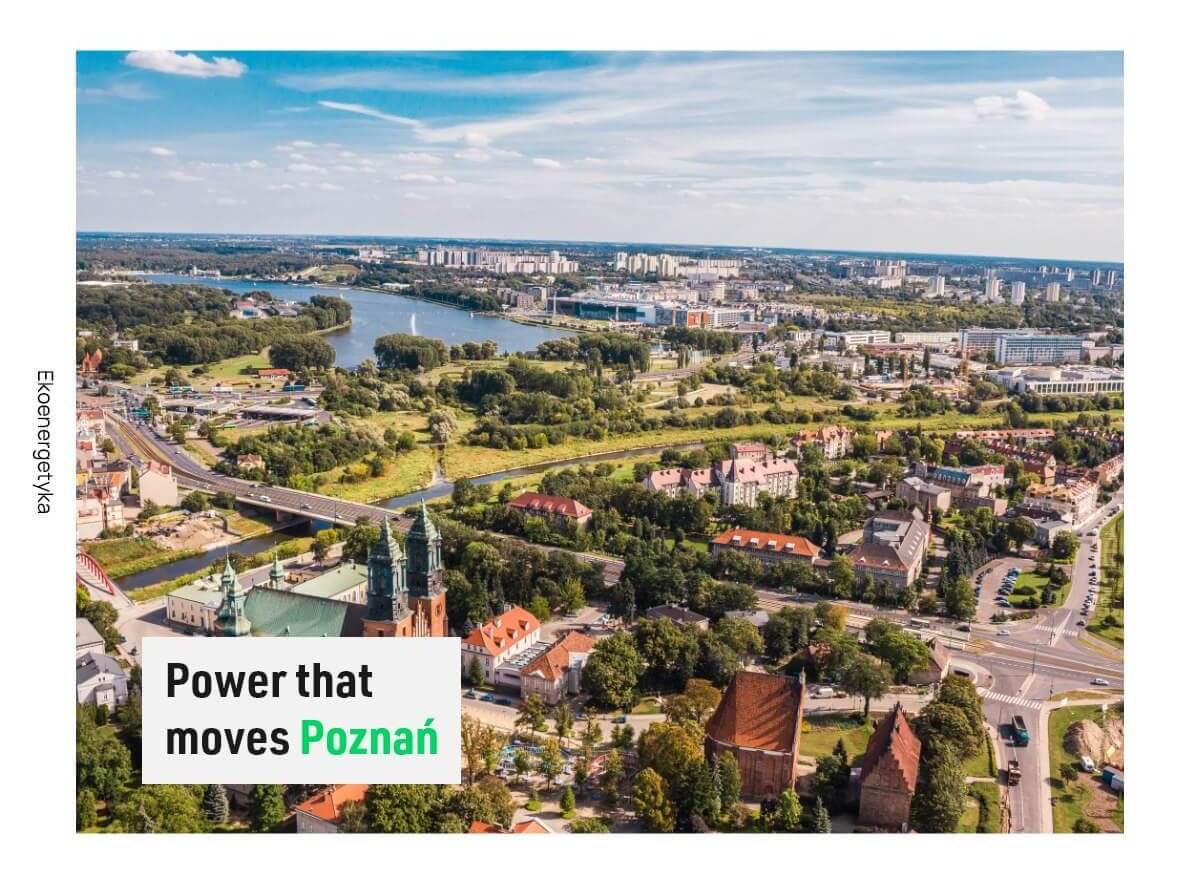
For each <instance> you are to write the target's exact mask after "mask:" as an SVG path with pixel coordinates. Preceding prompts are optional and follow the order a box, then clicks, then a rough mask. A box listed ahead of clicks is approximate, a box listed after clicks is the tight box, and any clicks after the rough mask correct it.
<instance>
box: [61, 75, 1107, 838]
mask: <svg viewBox="0 0 1190 891" xmlns="http://www.w3.org/2000/svg"><path fill="white" fill-rule="evenodd" d="M877 56H879V57H877ZM943 57H944V59H945V61H946V70H947V71H948V74H947V76H946V77H945V78H941V79H939V78H937V76H936V74H927V69H929V66H926V65H924V64H922V60H921V59H919V58H918V57H917V55H916V54H912V53H905V54H898V53H892V54H846V53H843V54H797V53H790V54H759V53H757V54H747V53H745V54H735V53H733V54H716V53H709V54H675V55H673V56H668V55H661V56H658V55H656V54H636V53H614V54H550V53H521V54H484V53H462V54H451V55H450V56H449V57H446V56H443V57H442V58H439V57H438V56H436V55H435V54H422V55H418V56H416V57H415V56H413V55H412V54H410V55H405V54H380V55H379V57H377V56H376V55H375V54H368V55H367V57H364V56H362V55H357V54H352V53H334V54H320V53H293V54H256V53H202V54H181V53H174V52H151V53H150V52H131V53H80V54H79V56H78V81H79V93H78V97H79V98H78V102H79V110H80V118H79V120H80V128H79V134H80V135H79V169H78V192H79V231H78V232H77V237H76V267H75V278H76V282H75V288H76V295H75V299H76V308H75V361H76V393H75V401H76V407H75V431H74V436H75V443H74V452H75V470H76V478H75V501H74V509H75V527H76V548H75V555H76V694H77V696H76V707H77V746H76V753H77V777H78V780H77V786H78V791H77V801H76V804H77V808H76V817H77V819H76V829H77V830H78V831H79V832H122V833H141V832H144V833H147V832H167V833H180V832H186V833H189V832H213V831H220V832H245V833H247V832H295V833H406V832H416V833H464V834H467V833H474V834H522V833H533V834H536V833H541V834H575V833H718V834H731V833H756V832H760V833H774V834H776V833H782V834H796V833H835V834H841V833H851V834H872V833H879V834H889V833H1121V832H1123V831H1124V792H1123V786H1124V757H1123V751H1124V717H1123V714H1124V709H1123V700H1124V666H1123V644H1124V550H1123V537H1124V515H1123V506H1124V410H1123V409H1124V292H1125V288H1126V276H1125V268H1124V264H1123V263H1122V262H1120V261H1119V258H1120V256H1122V240H1123V231H1122V217H1121V207H1122V186H1121V183H1122V130H1121V128H1120V118H1121V116H1122V108H1123V100H1122V77H1121V69H1122V56H1121V55H1119V54H1090V53H1088V54H1079V53H1072V54H1013V53H1004V54H963V53H954V54H943ZM929 70H932V71H934V72H936V71H937V67H936V66H935V67H934V68H932V69H929ZM794 71H796V72H799V76H800V77H802V78H803V80H802V81H800V83H801V84H802V85H801V87H800V90H799V91H793V90H791V89H790V88H789V87H788V85H787V83H786V82H785V81H783V80H782V78H785V77H792V76H793V72H794ZM992 71H996V72H999V73H998V74H996V75H995V76H996V78H998V80H996V81H994V82H991V78H992V77H993V75H992V73H991V72H992ZM661 75H664V76H661ZM706 84H713V85H714V89H713V91H712V92H713V95H714V97H715V98H716V100H717V101H720V102H721V103H723V107H724V108H725V109H726V110H725V111H724V112H722V113H714V114H711V113H708V114H707V116H706V120H705V121H702V114H703V109H702V107H701V105H700V106H699V108H698V109H697V110H696V109H694V108H692V103H693V99H692V97H693V96H695V95H697V91H698V89H699V86H700V85H704V89H710V88H709V87H705V85H706ZM762 84H763V85H764V86H765V88H767V87H768V86H770V85H771V95H769V96H767V97H762V96H761V94H763V92H764V89H762V88H761V87H760V86H759V85H762ZM117 85H119V88H118V89H117ZM989 90H992V91H993V92H989ZM121 93H122V95H121ZM787 93H789V94H790V96H791V98H790V100H789V103H788V104H787V105H781V97H783V96H785V95H786V94H787ZM472 94H474V95H482V96H485V97H487V98H489V99H490V100H491V101H490V103H489V104H488V106H486V107H485V110H483V111H482V112H481V111H477V110H475V108H474V107H473V103H469V102H467V101H464V100H465V98H466V96H468V95H472ZM794 94H796V95H794ZM844 94H847V95H848V96H850V97H852V101H851V102H845V101H844V98H843V96H844ZM131 96H136V97H140V98H128V97H131ZM246 96H251V97H253V98H254V100H255V101H257V102H258V105H259V107H260V108H272V107H273V106H276V107H277V109H278V111H277V113H276V114H275V115H274V114H273V113H272V112H268V113H263V112H262V117H261V121H260V125H259V126H256V125H255V124H253V123H252V122H251V121H247V120H245V119H244V117H243V111H242V109H241V108H240V107H239V103H241V101H242V100H244V98H245V97H246ZM148 97H154V98H148ZM162 97H164V98H165V99H166V100H169V99H173V100H175V101H176V103H177V105H176V107H174V108H173V110H171V111H168V112H167V111H162V112H161V114H160V116H157V117H154V116H148V117H144V116H136V115H131V116H130V115H128V114H126V109H125V108H124V106H127V105H130V104H131V105H137V104H140V103H153V102H157V101H158V100H159V99H161V98H162ZM613 99H614V100H616V101H615V102H612V100H613ZM815 101H817V102H819V103H821V104H820V106H815ZM609 102H611V103H612V104H610V105H609ZM779 105H780V106H781V108H782V109H783V110H782V111H781V112H780V114H786V113H788V114H789V115H791V118H790V120H789V121H787V122H786V123H788V124H789V125H791V126H793V125H800V124H799V122H800V121H801V118H800V117H799V116H800V115H802V114H803V113H805V112H806V108H808V107H812V106H813V107H820V108H821V109H822V111H821V115H822V117H823V118H825V119H828V120H829V121H830V122H831V123H832V124H833V127H832V128H831V132H830V134H824V133H823V132H821V131H820V130H819V129H818V128H817V125H816V126H815V127H810V128H808V129H807V130H806V133H807V134H808V135H807V136H806V138H807V139H808V140H809V141H810V142H809V145H807V146H803V147H802V148H800V149H795V147H794V146H793V145H792V144H786V143H784V142H782V141H781V139H782V138H783V137H782V135H781V134H782V133H783V131H781V130H780V129H779V128H777V127H776V126H775V124H772V123H769V122H766V123H764V124H763V125H762V124H761V123H760V121H761V120H762V119H763V118H764V116H765V113H766V112H767V110H768V109H776V108H777V107H778V106H779ZM836 106H838V107H836ZM298 108H300V109H301V110H300V111H291V110H288V109H298ZM786 108H787V109H788V111H786V110H784V109H786ZM774 114H777V112H774ZM886 115H892V116H893V118H894V119H895V121H897V122H903V123H900V124H899V125H900V126H903V128H904V129H903V132H901V131H898V132H896V133H893V134H890V139H889V145H888V148H887V151H886V152H885V153H883V154H882V155H881V156H880V157H871V156H870V154H869V152H868V151H857V150H856V148H855V145H854V143H853V142H852V141H851V139H850V135H851V134H853V133H857V132H870V128H871V127H874V126H882V124H881V123H880V122H881V121H884V122H885V123H887V121H885V116H886ZM778 117H779V115H778ZM692 119H693V120H698V121H702V123H700V124H699V125H698V126H695V125H694V124H693V123H691V121H692ZM199 120H201V121H202V123H201V125H199V124H198V123H197V122H198V121H199ZM780 120H784V119H779V121H778V123H779V122H780ZM938 120H942V121H945V122H946V127H947V128H949V129H946V130H945V135H937V134H940V133H942V131H939V130H935V129H934V128H935V127H936V126H937V123H936V122H937V121H938ZM1051 125H1052V126H1051ZM239 127H242V128H243V129H244V132H243V133H242V134H237V135H235V136H233V135H230V134H231V132H232V130H233V129H235V128H239ZM968 131H969V132H968ZM960 133H961V134H962V139H961V140H960V138H959V134H960ZM925 134H936V135H937V138H936V139H935V140H934V141H933V142H929V143H926V142H923V141H921V139H920V137H922V136H923V135H925ZM762 135H763V136H764V137H766V139H767V142H766V143H765V144H766V145H767V146H768V147H767V148H765V149H756V148H752V147H748V146H754V145H757V144H760V143H757V142H753V141H750V137H759V136H762ZM619 138H623V139H624V143H623V145H624V147H623V149H622V150H617V149H616V147H615V146H616V143H617V139H619ZM815 140H820V141H819V142H815ZM975 140H979V142H978V143H977V142H975ZM580 144H585V145H586V148H585V149H580V148H579V145H580ZM976 144H978V146H979V148H978V150H975V149H974V146H975V145H976ZM811 146H812V147H811ZM1076 149H1079V150H1076ZM580 150H581V151H585V152H590V153H591V154H582V155H580V154H578V152H579V151H580ZM1080 150H1083V151H1080ZM266 151H267V152H269V154H267V155H266V154H265V152H266ZM617 151H619V152H620V153H619V154H617ZM1063 152H1065V153H1067V155H1068V157H1069V158H1070V160H1069V161H1068V162H1063V163H1060V164H1055V162H1054V159H1055V158H1056V157H1057V156H1058V155H1060V154H1062V153H1063ZM121 153H123V156H122V157H120V155H121ZM861 166H862V171H861V169H860V168H861ZM1084 168H1085V169H1084ZM989 184H999V186H1000V188H996V189H985V188H983V187H984V186H988V185H989ZM681 193H685V194H681ZM410 196H414V197H410ZM856 196H862V200H860V199H859V198H857V197H856ZM378 199H379V202H380V204H382V205H383V208H382V207H379V206H378V204H377V200H378ZM902 199H904V200H902ZM778 200H779V201H781V202H783V204H782V205H781V206H780V207H779V208H776V207H774V206H773V202H774V201H778ZM806 202H811V204H807V203H806ZM730 205H735V206H730ZM812 207H817V208H819V209H820V219H821V223H822V224H821V227H820V228H819V229H818V230H815V228H814V227H813V225H812V224H811V223H812V220H813V218H814V217H815V214H816V213H819V211H814V210H812V209H811V208H812ZM498 208H503V210H502V211H501V210H498ZM1022 215H1023V216H1022ZM1025 217H1027V219H1025ZM786 218H788V222H787V223H786V222H785V220H786ZM848 220H853V221H854V225H853V226H851V227H850V228H849V226H850V224H849V223H848V222H847V221H848ZM286 221H289V222H288V224H287V222H286ZM807 225H808V226H809V227H808V228H804V227H806V226H807ZM476 227H479V228H478V229H477V228H476ZM290 230H294V231H290ZM287 231H290V234H278V233H285V232H287ZM815 231H818V233H819V234H818V236H817V237H815V235H814V232H815ZM418 232H422V233H425V234H420V235H419V234H417V233H418ZM475 232H480V233H487V234H486V237H485V236H483V235H482V234H470V233H475ZM385 233H388V234H385ZM543 233H546V234H549V233H552V237H543ZM708 239H714V241H711V240H708ZM824 239H825V240H824ZM835 239H839V241H838V242H836V241H835ZM745 242H747V243H745ZM832 243H835V244H843V245H847V244H850V245H851V247H846V246H844V247H824V246H822V245H828V244H832ZM897 244H900V245H903V246H904V249H901V250H897V249H893V248H894V246H895V245H897ZM781 245H786V246H781ZM803 245H804V246H803ZM931 251H937V253H931ZM1014 254H1019V256H1014ZM1096 256H1098V257H1102V259H1094V257H1096ZM1066 257H1069V258H1068V259H1067V258H1066ZM179 636H219V637H258V638H259V637H273V638H275V637H294V636H296V637H357V638H363V637H393V638H398V637H405V638H409V637H457V638H459V639H460V646H461V659H460V664H459V666H458V674H459V680H460V691H459V694H460V701H461V708H462V714H463V727H462V763H463V776H462V778H461V782H460V783H459V784H458V785H456V786H437V785H433V786H431V785H425V786H407V785H378V784H373V785H368V784H347V785H333V784H324V785H254V786H253V785H235V784H211V785H205V786H203V785H199V786H186V785H155V784H147V783H146V784H142V782H141V777H140V733H141V725H140V721H141V712H140V709H141V705H140V694H141V691H140V662H141V658H142V655H143V654H142V649H143V642H144V640H145V639H147V638H152V637H179Z"/></svg>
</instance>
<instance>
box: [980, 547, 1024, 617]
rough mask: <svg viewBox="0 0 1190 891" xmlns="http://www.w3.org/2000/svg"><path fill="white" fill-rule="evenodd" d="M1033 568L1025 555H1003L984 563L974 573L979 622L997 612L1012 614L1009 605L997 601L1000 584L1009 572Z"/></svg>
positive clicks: (1019, 571) (1002, 583)
mask: <svg viewBox="0 0 1190 891" xmlns="http://www.w3.org/2000/svg"><path fill="white" fill-rule="evenodd" d="M1032 568H1033V561H1032V560H1029V559H1028V558H1025V557H1004V558H1002V559H999V560H993V561H991V562H990V563H987V564H985V565H984V566H983V567H982V568H981V569H980V570H979V572H977V573H976V575H975V583H974V587H975V593H976V596H977V598H978V603H977V605H976V609H975V617H976V619H977V620H978V621H980V622H987V621H989V620H990V619H991V618H992V616H993V615H995V614H996V613H999V612H1003V613H1007V614H1009V615H1011V614H1012V612H1013V610H1012V608H1011V607H1008V606H1004V605H1003V604H1002V603H997V602H996V601H997V598H998V597H999V596H1000V595H999V592H1000V590H1001V586H1002V585H1004V583H1005V580H1007V579H1009V578H1010V573H1012V572H1013V571H1015V572H1016V573H1023V572H1026V571H1028V570H1030V569H1032Z"/></svg>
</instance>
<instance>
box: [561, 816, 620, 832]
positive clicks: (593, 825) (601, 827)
mask: <svg viewBox="0 0 1190 891" xmlns="http://www.w3.org/2000/svg"><path fill="white" fill-rule="evenodd" d="M567 828H569V829H570V831H571V832H573V833H575V834H579V833H583V834H588V833H603V832H611V830H610V829H608V828H607V823H605V822H603V820H600V819H599V818H598V817H583V818H582V819H580V820H573V821H571V823H570V826H569V827H567Z"/></svg>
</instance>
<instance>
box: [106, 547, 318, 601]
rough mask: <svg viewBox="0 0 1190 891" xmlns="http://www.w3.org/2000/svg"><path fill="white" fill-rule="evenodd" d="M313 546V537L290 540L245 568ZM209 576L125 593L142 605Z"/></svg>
mask: <svg viewBox="0 0 1190 891" xmlns="http://www.w3.org/2000/svg"><path fill="white" fill-rule="evenodd" d="M313 546H314V538H313V536H303V537H301V538H291V539H290V540H289V541H286V542H283V543H282V544H279V545H277V546H276V547H275V548H270V549H269V550H267V551H261V552H260V553H259V554H253V555H252V556H251V557H250V558H248V562H247V564H246V566H245V568H246V569H250V568H253V567H257V566H264V565H265V564H266V563H271V562H273V556H274V555H276V556H278V557H280V558H281V559H282V560H288V559H289V558H290V557H297V556H298V555H300V554H305V553H307V552H308V551H309V550H310V548H312V547H313ZM218 559H219V558H218V555H216V554H215V553H212V554H211V562H212V563H215V562H216V561H217V560H218ZM210 574H211V569H210V567H208V568H206V569H200V570H198V571H197V572H190V573H187V574H185V575H180V576H178V577H177V578H173V579H168V580H166V581H164V582H158V583H157V584H155V585H146V586H145V587H143V588H133V589H132V590H130V591H125V592H124V593H125V594H127V595H128V596H129V597H130V598H131V599H133V600H135V601H137V602H138V603H143V602H144V601H146V600H154V599H155V598H157V597H164V596H165V595H166V594H168V593H169V592H170V591H176V590H177V589H178V588H181V587H182V586H183V585H189V584H190V583H191V582H197V581H198V580H199V579H201V578H204V577H205V576H208V575H210Z"/></svg>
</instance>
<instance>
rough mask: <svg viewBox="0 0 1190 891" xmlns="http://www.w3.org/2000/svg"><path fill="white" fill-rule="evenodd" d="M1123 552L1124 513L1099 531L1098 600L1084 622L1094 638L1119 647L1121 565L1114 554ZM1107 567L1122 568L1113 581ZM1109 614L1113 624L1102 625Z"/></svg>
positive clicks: (1121, 636) (1121, 632) (1121, 638)
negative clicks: (1117, 603) (1093, 612)
mask: <svg viewBox="0 0 1190 891" xmlns="http://www.w3.org/2000/svg"><path fill="white" fill-rule="evenodd" d="M1123 553H1124V514H1123V513H1120V514H1117V515H1116V516H1115V517H1113V518H1112V519H1111V520H1110V521H1109V522H1108V523H1107V524H1106V525H1105V526H1104V527H1103V531H1102V532H1100V533H1099V566H1100V570H1099V600H1098V601H1097V602H1096V604H1095V615H1094V616H1092V617H1091V621H1090V623H1088V625H1087V630H1088V631H1090V632H1091V633H1092V634H1094V635H1095V636H1096V637H1099V638H1102V639H1103V640H1106V641H1107V642H1108V643H1111V644H1115V645H1116V646H1118V647H1122V646H1124V577H1123V574H1122V573H1123V569H1124V564H1123V562H1119V563H1117V561H1116V555H1117V554H1123ZM1109 567H1116V568H1118V569H1119V570H1120V571H1121V575H1120V576H1119V577H1118V578H1117V579H1116V580H1115V582H1109V581H1108V574H1107V570H1108V568H1109ZM1116 601H1119V604H1120V606H1119V607H1118V608H1117V607H1115V606H1113V604H1114V603H1115V602H1116ZM1109 616H1110V617H1111V619H1112V624H1104V621H1105V620H1106V619H1107V618H1108V617H1109Z"/></svg>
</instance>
